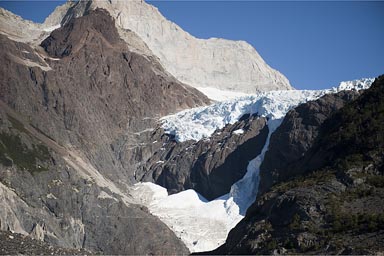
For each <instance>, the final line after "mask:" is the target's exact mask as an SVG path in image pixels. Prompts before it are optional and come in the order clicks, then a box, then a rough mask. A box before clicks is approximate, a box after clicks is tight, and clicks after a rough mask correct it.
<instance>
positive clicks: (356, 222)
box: [209, 76, 384, 254]
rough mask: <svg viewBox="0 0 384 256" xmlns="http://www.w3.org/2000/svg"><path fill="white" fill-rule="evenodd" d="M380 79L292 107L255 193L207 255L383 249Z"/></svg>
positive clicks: (382, 85) (383, 90) (383, 88)
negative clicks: (357, 89)
mask: <svg viewBox="0 0 384 256" xmlns="http://www.w3.org/2000/svg"><path fill="white" fill-rule="evenodd" d="M383 96H384V76H381V77H379V78H377V79H376V80H375V82H374V83H373V84H372V86H371V88H370V89H367V90H366V91H364V92H363V93H361V94H359V93H356V92H353V91H351V92H340V93H338V94H335V95H326V96H324V97H323V98H320V99H319V100H317V101H314V102H309V103H306V104H303V105H300V106H298V107H297V108H295V109H294V110H291V111H290V112H289V113H288V114H287V115H286V117H285V118H284V121H283V123H282V124H281V126H280V127H279V128H278V129H277V130H276V132H275V133H274V134H273V135H272V136H271V142H270V148H269V151H268V152H267V153H266V155H265V158H264V161H263V163H262V166H261V167H260V186H261V185H262V186H261V188H260V190H259V195H258V197H257V199H256V201H255V202H254V203H253V205H252V206H251V207H250V208H249V209H248V211H247V214H246V216H245V218H244V219H243V220H242V221H241V222H240V223H239V224H238V225H237V226H236V227H235V228H234V229H233V230H232V231H231V232H230V233H229V236H228V238H227V240H226V243H225V244H224V245H222V246H221V247H219V248H218V249H216V250H215V251H213V252H209V254H272V253H283V254H290V253H294V254H297V253H304V254H376V253H381V252H382V250H383V248H384V244H383V235H384V233H383V228H384V215H383V207H382V206H383V198H384V197H383V193H384V190H383V180H384V178H383V175H384V169H383V153H384V152H383V148H384V147H383V146H384V145H383V141H384V140H383V127H384V116H383V113H384V112H383V102H382V97H383Z"/></svg>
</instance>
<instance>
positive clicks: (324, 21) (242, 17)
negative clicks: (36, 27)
mask: <svg viewBox="0 0 384 256" xmlns="http://www.w3.org/2000/svg"><path fill="white" fill-rule="evenodd" d="M63 2H65V1H28V2H23V1H12V2H9V1H0V6H1V7H3V8H6V9H8V10H11V11H12V12H14V13H16V14H18V15H21V16H22V17H24V18H27V19H30V20H34V21H37V22H42V21H43V20H44V18H45V17H46V16H47V15H49V13H50V12H52V11H53V9H54V8H55V7H56V6H57V5H59V4H61V3H63ZM149 3H151V4H153V5H155V6H156V7H158V8H159V10H160V12H161V13H162V14H163V15H164V16H165V17H167V18H168V19H170V20H171V21H173V22H175V23H177V24H178V25H179V26H181V27H182V28H183V29H184V30H186V31H188V32H189V33H190V34H192V35H194V36H196V37H199V38H210V37H221V38H226V39H232V40H245V41H247V42H249V43H250V44H252V45H253V46H254V47H255V48H256V50H257V51H258V52H259V53H260V55H261V56H262V57H263V58H264V60H265V61H266V62H267V63H268V64H269V65H270V66H272V67H273V68H276V69H277V70H279V71H280V72H282V73H283V74H284V75H285V76H287V78H288V79H289V80H290V81H291V84H292V85H293V86H294V87H295V88H297V89H320V88H329V87H331V86H334V85H337V84H338V82H339V81H342V80H352V79H358V78H361V77H375V76H378V75H380V74H382V73H384V15H383V13H384V2H380V1H376V2H368V1H362V2H357V1H339V2H332V1H321V2H315V1H293V2H291V1H283V2H277V1H268V2H267V1H177V0H173V1H150V2H149Z"/></svg>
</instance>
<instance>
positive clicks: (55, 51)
mask: <svg viewBox="0 0 384 256" xmlns="http://www.w3.org/2000/svg"><path fill="white" fill-rule="evenodd" d="M94 34H96V36H98V37H100V38H102V39H103V41H104V42H105V43H107V44H110V45H115V44H117V43H118V42H120V41H121V42H122V40H121V39H120V36H119V33H118V32H117V29H116V27H115V24H114V20H113V19H112V17H111V16H110V15H109V13H108V12H107V11H105V10H104V9H96V10H91V11H89V13H88V14H87V15H85V16H82V17H79V18H72V19H70V20H68V22H66V23H65V25H64V26H63V27H61V28H59V29H56V30H55V31H53V32H52V33H51V35H50V36H49V37H48V38H46V39H45V40H44V41H43V42H42V43H41V46H42V47H43V48H44V49H45V50H46V52H47V53H48V54H49V55H50V56H52V57H64V56H68V55H69V54H70V53H71V51H72V50H75V49H76V48H77V49H78V48H80V47H82V45H83V44H85V43H87V41H88V40H92V39H94V36H95V35H94Z"/></svg>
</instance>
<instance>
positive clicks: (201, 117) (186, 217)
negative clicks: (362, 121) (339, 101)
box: [132, 79, 373, 252]
mask: <svg viewBox="0 0 384 256" xmlns="http://www.w3.org/2000/svg"><path fill="white" fill-rule="evenodd" d="M372 82H373V79H362V80H356V81H348V82H342V83H341V84H340V85H339V87H334V88H332V89H329V90H318V91H273V92H267V93H260V94H258V95H252V96H247V97H240V98H238V99H234V100H229V101H224V102H217V103H215V104H213V105H211V106H208V107H201V108H195V109H191V110H186V111H182V112H180V113H177V114H175V115H172V116H167V117H164V118H163V119H162V121H163V127H164V128H165V129H166V130H167V131H168V132H170V133H173V134H175V135H176V138H177V139H178V140H179V141H184V140H187V139H194V140H199V139H202V138H209V136H210V135H211V134H212V133H213V132H214V130H215V129H218V128H222V127H223V126H224V125H226V124H228V123H234V122H236V121H237V120H238V119H239V118H240V117H241V116H242V115H243V114H245V113H258V114H259V115H261V116H265V117H268V123H267V125H268V128H269V135H268V138H267V141H266V143H265V145H264V147H263V150H262V152H261V154H260V155H258V156H257V157H256V158H255V159H253V160H252V161H250V162H249V164H248V167H247V172H246V174H245V175H244V177H243V178H242V179H241V180H239V181H238V182H236V183H235V184H234V185H233V186H232V187H231V191H230V193H229V194H227V195H224V196H222V197H220V198H217V199H215V200H212V201H210V202H208V201H207V200H206V199H205V198H203V197H202V196H201V195H199V194H198V193H196V192H195V191H193V190H187V191H183V192H180V193H178V194H174V195H170V196H168V195H167V191H166V190H165V189H164V188H162V187H160V186H158V185H155V184H152V183H139V184H136V186H135V188H134V191H133V192H132V193H133V195H134V196H135V197H137V198H139V199H141V202H142V203H143V204H144V205H146V206H148V208H149V210H150V211H151V213H152V214H154V215H156V216H158V217H159V218H160V219H161V220H163V221H164V223H166V224H167V225H168V226H169V227H170V228H171V229H172V230H173V231H174V232H175V233H176V235H177V236H178V237H180V238H181V239H182V241H183V242H184V243H185V244H186V245H187V247H188V248H189V249H190V250H191V251H192V252H199V251H208V250H213V249H215V248H217V247H218V246H220V245H221V244H223V243H224V241H225V239H226V237H227V235H228V233H229V231H230V230H231V228H233V227H234V226H235V225H236V224H237V223H238V222H239V221H240V220H241V219H242V218H243V216H244V214H245V212H246V210H247V208H248V207H249V206H250V205H251V203H252V202H253V201H254V200H255V197H256V194H257V190H258V185H259V167H260V165H261V163H262V161H263V159H264V154H265V152H266V151H267V150H268V145H269V138H270V136H271V134H272V133H273V132H274V131H275V130H276V129H277V128H278V126H279V125H280V123H281V121H282V120H283V118H284V116H285V114H286V113H287V112H288V111H289V110H290V109H292V108H294V107H295V106H297V105H298V104H300V103H304V102H307V101H309V100H315V99H317V98H319V97H321V96H323V95H324V94H327V93H336V92H338V91H341V90H352V89H356V90H360V89H363V88H368V87H369V86H370V84H371V83H372Z"/></svg>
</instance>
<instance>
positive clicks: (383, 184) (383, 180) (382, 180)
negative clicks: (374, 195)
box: [367, 175, 384, 188]
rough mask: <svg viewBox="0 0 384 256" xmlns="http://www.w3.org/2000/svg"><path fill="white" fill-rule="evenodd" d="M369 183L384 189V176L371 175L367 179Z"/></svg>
mask: <svg viewBox="0 0 384 256" xmlns="http://www.w3.org/2000/svg"><path fill="white" fill-rule="evenodd" d="M367 183H368V184H369V185H371V186H374V187H376V188H384V176H382V175H371V176H369V177H368V178H367Z"/></svg>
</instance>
